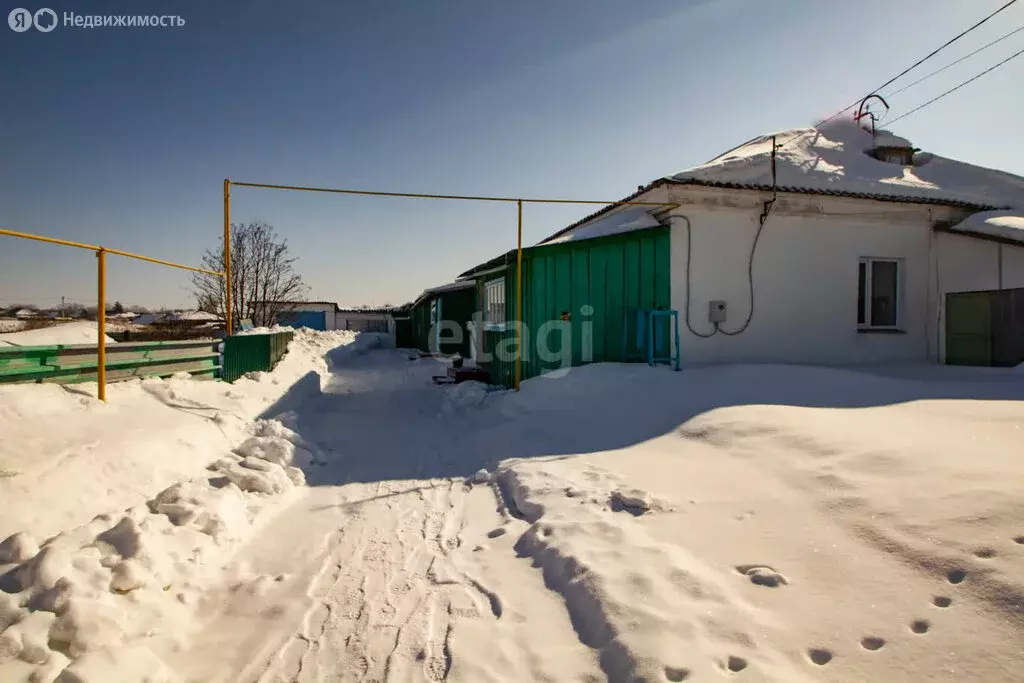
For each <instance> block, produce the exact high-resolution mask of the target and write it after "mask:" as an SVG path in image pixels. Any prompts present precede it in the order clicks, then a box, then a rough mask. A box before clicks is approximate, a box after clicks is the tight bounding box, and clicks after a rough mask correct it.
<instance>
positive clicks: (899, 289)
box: [857, 256, 905, 332]
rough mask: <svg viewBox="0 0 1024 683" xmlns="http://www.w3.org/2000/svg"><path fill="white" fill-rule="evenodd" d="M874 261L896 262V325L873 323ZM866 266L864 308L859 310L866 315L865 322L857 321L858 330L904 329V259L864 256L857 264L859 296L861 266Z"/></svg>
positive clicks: (894, 330)
mask: <svg viewBox="0 0 1024 683" xmlns="http://www.w3.org/2000/svg"><path fill="white" fill-rule="evenodd" d="M874 263H895V264H896V324H895V325H872V324H871V298H872V297H871V293H872V286H873V284H874V283H873V279H874V278H873V277H872V267H871V266H872V264H874ZM862 265H863V266H864V309H863V310H861V311H858V312H857V313H858V318H859V317H860V314H863V316H864V322H860V321H859V320H858V322H857V329H858V330H865V331H873V330H878V331H886V332H901V331H903V277H904V268H905V265H904V259H902V258H898V257H882V256H862V257H861V258H860V260H859V261H858V264H857V296H858V298H859V297H860V268H861V266H862Z"/></svg>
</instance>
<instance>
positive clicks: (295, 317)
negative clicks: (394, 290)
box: [253, 301, 392, 332]
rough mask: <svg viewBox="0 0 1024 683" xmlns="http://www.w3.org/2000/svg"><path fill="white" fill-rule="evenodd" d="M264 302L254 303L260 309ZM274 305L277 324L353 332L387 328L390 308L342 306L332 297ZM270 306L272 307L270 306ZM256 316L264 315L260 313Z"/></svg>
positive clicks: (259, 310) (376, 330)
mask: <svg viewBox="0 0 1024 683" xmlns="http://www.w3.org/2000/svg"><path fill="white" fill-rule="evenodd" d="M265 306H267V304H264V303H263V302H256V303H254V304H253V307H254V308H255V310H256V312H257V313H262V310H263V307H265ZM273 308H276V309H278V310H280V312H279V313H277V315H276V322H277V324H279V325H288V326H291V327H307V328H309V329H313V330H353V331H355V332H389V331H390V330H391V319H392V309H391V308H341V307H339V306H338V304H336V303H335V302H333V301H286V302H275V303H274V304H273ZM271 310H273V309H271ZM258 317H261V318H262V317H265V316H263V315H259V316H258Z"/></svg>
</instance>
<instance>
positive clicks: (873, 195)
mask: <svg viewBox="0 0 1024 683" xmlns="http://www.w3.org/2000/svg"><path fill="white" fill-rule="evenodd" d="M664 180H665V182H666V183H668V184H671V185H698V186H701V187H717V188H723V189H728V190H755V191H759V192H771V191H772V189H773V188H772V186H771V185H762V184H759V183H730V182H724V181H720V180H703V179H700V178H684V179H675V178H665V179H664ZM774 189H775V190H777V191H778V192H789V193H791V194H812V195H821V196H826V197H850V198H852V199H872V200H875V201H879V202H895V203H899V204H939V205H941V206H953V207H957V208H962V209H974V210H976V211H992V210H995V209H1003V208H1008V207H1005V206H997V205H994V204H978V203H976V202H969V201H966V200H962V199H948V198H944V197H928V196H923V195H900V194H885V193H881V192H854V191H852V190H830V189H819V188H811V187H792V186H783V185H779V186H778V187H776V188H774ZM548 239H551V238H550V237H549V238H548Z"/></svg>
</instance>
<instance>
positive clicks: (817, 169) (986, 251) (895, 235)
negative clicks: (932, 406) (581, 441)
mask: <svg viewBox="0 0 1024 683" xmlns="http://www.w3.org/2000/svg"><path fill="white" fill-rule="evenodd" d="M876 144H878V145H880V149H879V148H876ZM897 148H899V149H897ZM896 151H899V153H896ZM627 201H644V202H655V203H658V204H661V205H662V206H643V207H638V206H633V205H628V204H623V203H618V204H614V205H612V206H609V207H606V208H604V209H602V210H601V211H598V212H596V213H594V214H592V215H590V216H587V217H586V218H584V219H583V220H580V221H578V222H576V223H573V224H572V225H570V226H568V227H566V228H564V229H562V230H560V231H558V232H556V233H555V234H553V235H551V236H550V237H548V238H547V239H545V240H542V241H541V242H540V243H539V244H537V245H534V246H532V247H529V248H527V249H524V253H523V265H522V272H523V302H522V311H523V316H522V320H523V322H524V324H525V326H526V328H528V338H527V339H526V344H527V347H526V348H524V353H523V357H522V361H521V362H522V373H523V375H522V376H523V377H531V376H535V375H538V374H540V373H542V372H544V371H546V370H548V369H552V368H554V367H559V366H562V365H564V364H566V363H570V364H572V365H578V364H582V363H586V362H591V361H593V362H597V361H621V360H628V359H631V358H630V352H631V351H632V350H634V347H636V346H637V344H636V341H637V331H636V329H635V320H636V318H635V315H634V311H635V310H636V309H659V308H662V309H670V310H675V311H678V319H679V335H680V338H679V347H680V355H681V358H682V361H683V363H735V362H779V363H816V364H859V363H889V362H920V361H945V360H950V359H951V358H952V355H953V353H952V352H951V351H950V350H949V348H948V344H949V343H950V342H949V339H952V338H955V339H957V340H964V339H967V338H968V337H969V336H970V335H969V334H967V332H966V331H965V330H966V327H969V326H970V325H973V324H975V323H974V322H972V319H971V316H972V315H973V316H974V319H977V318H978V316H980V315H982V314H983V317H985V318H986V319H987V317H988V316H989V312H988V309H987V308H986V309H985V310H984V311H981V310H980V309H979V311H977V312H975V313H970V312H966V313H964V314H960V313H957V312H955V311H954V314H953V315H950V311H949V310H948V307H947V301H949V300H954V301H955V300H957V299H956V298H955V297H956V296H958V295H959V293H962V292H973V291H981V290H985V291H989V290H994V291H1000V290H1009V289H1012V288H1024V217H1022V216H1024V211H1022V209H1024V178H1021V177H1018V176H1014V175H1011V174H1009V173H1004V172H1002V171H997V170H993V169H987V168H982V167H979V166H974V165H971V164H967V163H963V162H959V161H954V160H952V159H946V158H943V157H940V156H938V155H933V154H926V153H921V152H920V151H919V150H916V149H914V148H912V147H911V146H910V143H909V142H907V141H905V140H902V139H900V138H897V137H895V136H892V135H889V134H880V135H879V136H878V137H877V138H874V137H872V134H871V133H869V132H867V131H864V130H861V129H860V128H857V127H855V126H854V125H853V124H848V123H844V124H840V125H835V126H829V127H825V128H822V129H820V130H819V129H813V128H810V129H798V130H791V131H784V132H781V133H777V134H775V135H768V136H761V137H758V138H755V139H753V140H751V141H749V142H747V143H744V144H743V145H740V146H739V147H737V148H735V149H733V150H730V151H729V152H726V153H725V154H723V155H721V156H719V157H718V158H716V159H713V160H712V161H710V162H708V163H707V164H704V165H702V166H699V167H697V168H693V169H689V170H687V171H683V172H680V173H677V174H674V175H672V176H668V177H664V178H659V179H657V180H655V181H653V182H651V183H648V184H647V185H643V186H641V187H640V188H639V190H638V191H637V192H635V193H634V194H632V195H630V196H628V197H626V198H625V199H623V200H622V202H627ZM516 271H517V268H516V254H515V252H514V251H513V252H509V253H506V254H502V255H500V256H498V257H496V258H494V259H491V260H490V261H487V262H485V263H482V264H480V265H479V266H477V267H475V268H472V269H470V270H468V271H466V272H464V273H463V274H462V275H461V276H460V279H461V280H462V281H466V282H468V283H469V286H471V287H474V289H473V290H470V291H475V292H476V295H475V312H476V313H477V315H478V316H479V317H480V318H481V319H482V321H483V325H482V328H483V329H482V330H481V331H480V332H479V339H478V342H477V343H478V344H479V347H480V348H481V349H483V350H485V351H488V350H491V349H493V348H494V347H495V346H496V345H497V344H498V343H503V342H504V343H508V341H509V339H511V338H512V337H513V333H512V330H514V327H515V317H516V312H515V311H516V309H515V305H514V304H515V295H516V292H517V287H516ZM950 296H953V297H954V298H953V299H950V298H949V297H950ZM1017 300H1018V301H1019V302H1020V305H1019V308H1020V310H1018V311H1017V312H1016V313H1013V312H1012V311H1009V312H1005V316H1006V317H1007V320H1010V322H1008V323H1006V324H1007V325H1024V289H1022V290H1021V296H1020V297H1019V298H1018V299H1017ZM1007 301H1009V299H1007ZM988 305H989V304H988V303H981V304H979V306H988ZM1015 305H1016V304H1015ZM993 310H994V309H993ZM1001 310H1002V309H1001ZM992 315H993V316H994V315H996V314H994V313H993V314H992ZM1000 315H1004V314H1000ZM1014 316H1016V317H1014ZM461 317H462V316H460V320H461ZM1013 320H1016V321H1018V322H1013ZM559 323H561V327H559ZM979 324H980V323H979ZM993 324H994V323H993ZM965 326H966V327H965ZM1018 329H1021V330H1024V328H1018ZM948 335H952V336H951V337H948ZM667 336H668V335H665V336H664V337H663V338H662V339H660V340H659V341H661V342H668V341H669V339H667V338H665V337H667ZM541 337H543V342H544V344H547V345H555V346H560V349H558V350H556V352H555V353H552V352H551V349H548V348H539V347H541V346H543V345H542V344H540V343H539V342H541ZM1016 338H1017V339H1024V332H1020V333H1018V335H1017V337H1016ZM959 343H960V341H957V344H959ZM965 343H966V342H965ZM993 343H994V342H993ZM1000 353H1005V354H1009V355H1007V356H1005V358H1006V359H1008V360H1003V361H1001V363H1002V364H1009V363H1012V362H1013V358H1014V354H1015V353H1016V354H1018V355H1019V359H1020V360H1024V342H1018V345H1017V347H1016V350H1013V349H1009V350H1004V351H1000ZM492 363H493V368H494V371H493V372H492V378H493V379H494V380H495V381H499V382H501V383H504V384H508V383H509V382H510V379H509V378H510V374H509V373H510V371H511V370H510V366H509V364H508V363H503V362H499V361H492Z"/></svg>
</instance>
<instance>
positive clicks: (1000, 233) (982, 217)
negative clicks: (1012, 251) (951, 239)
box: [953, 210, 1024, 243]
mask: <svg viewBox="0 0 1024 683" xmlns="http://www.w3.org/2000/svg"><path fill="white" fill-rule="evenodd" d="M953 229H954V230H958V231H962V232H965V233H972V234H978V235H987V236H989V237H1000V238H1002V239H1006V240H1012V241H1014V242H1022V243H1024V211H1022V210H1017V211H982V212H980V213H976V214H974V215H972V216H969V217H968V218H967V219H965V220H963V221H961V222H960V223H958V224H957V225H955V226H953Z"/></svg>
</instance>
